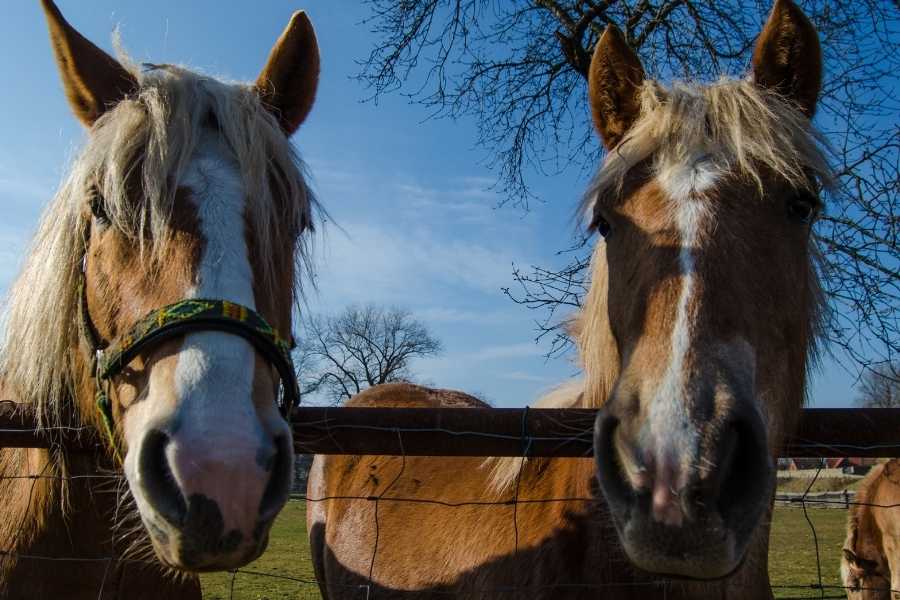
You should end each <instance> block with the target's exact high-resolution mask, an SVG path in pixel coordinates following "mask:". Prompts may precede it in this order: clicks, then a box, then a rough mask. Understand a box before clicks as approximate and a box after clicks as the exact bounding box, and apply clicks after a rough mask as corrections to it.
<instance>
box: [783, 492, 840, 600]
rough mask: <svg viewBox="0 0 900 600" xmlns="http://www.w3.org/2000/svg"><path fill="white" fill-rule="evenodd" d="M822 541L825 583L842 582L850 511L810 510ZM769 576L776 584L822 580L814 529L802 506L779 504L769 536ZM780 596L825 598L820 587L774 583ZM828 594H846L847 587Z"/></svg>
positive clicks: (820, 549) (808, 582)
mask: <svg viewBox="0 0 900 600" xmlns="http://www.w3.org/2000/svg"><path fill="white" fill-rule="evenodd" d="M807 514H808V515H809V518H810V520H811V521H812V524H813V526H814V527H815V530H816V536H817V538H818V541H819V557H820V565H821V569H822V584H823V585H826V586H828V585H841V576H840V561H841V548H842V547H843V545H844V532H845V530H846V523H847V511H846V510H839V509H824V508H818V509H817V508H810V509H808V510H807ZM769 578H770V579H771V581H772V586H779V585H785V586H791V585H809V584H811V583H816V582H818V571H817V569H816V547H815V545H814V544H813V535H812V529H811V528H810V526H809V523H807V521H806V519H805V518H804V516H803V509H802V508H793V507H790V508H786V507H779V508H778V509H776V510H775V516H774V518H773V519H772V535H771V537H770V540H769ZM773 591H774V592H775V597H776V598H821V597H822V596H821V595H820V593H819V591H818V590H812V589H806V590H803V589H790V588H778V587H773ZM825 596H826V597H832V596H834V597H841V598H843V597H845V595H844V592H843V590H826V591H825Z"/></svg>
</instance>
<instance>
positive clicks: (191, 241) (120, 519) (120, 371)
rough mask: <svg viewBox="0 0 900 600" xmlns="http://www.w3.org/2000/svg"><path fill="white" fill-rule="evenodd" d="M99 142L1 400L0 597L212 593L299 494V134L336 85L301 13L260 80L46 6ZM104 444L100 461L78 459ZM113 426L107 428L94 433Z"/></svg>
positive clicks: (43, 265) (22, 298) (26, 273)
mask: <svg viewBox="0 0 900 600" xmlns="http://www.w3.org/2000/svg"><path fill="white" fill-rule="evenodd" d="M42 6H43V10H44V13H45V16H46V19H47V24H48V28H49V33H50V43H51V46H52V48H53V53H54V55H55V58H56V62H57V66H58V68H59V73H60V76H61V79H62V85H63V89H64V91H65V95H66V97H67V98H68V101H69V104H70V105H71V108H72V110H73V112H74V114H75V116H76V117H77V119H78V120H79V121H80V122H81V123H82V124H83V125H84V126H85V127H86V128H87V129H88V139H87V141H86V144H85V147H84V148H83V149H82V150H81V152H80V154H79V155H78V157H77V158H76V159H75V160H74V162H73V164H72V166H71V169H70V171H69V173H68V175H67V176H66V177H65V179H64V181H63V183H62V184H61V186H60V188H59V190H58V192H57V193H56V195H55V197H54V199H53V200H52V202H51V203H50V205H49V207H48V208H47V209H46V211H45V214H44V215H43V217H42V221H41V223H40V225H39V228H38V231H37V233H36V236H35V238H34V241H33V243H32V245H31V248H30V251H29V254H28V256H27V258H26V260H25V261H24V265H23V267H22V270H21V273H20V274H19V276H18V278H17V280H16V281H15V282H14V284H13V286H12V288H11V290H10V292H9V298H8V301H7V308H6V312H5V316H4V319H5V320H4V323H5V340H4V342H3V344H2V350H0V398H2V399H3V400H6V401H10V402H15V403H16V404H15V406H16V407H17V409H19V410H21V411H22V412H27V413H28V414H30V415H34V416H35V418H36V419H37V422H38V427H39V429H40V430H41V431H42V432H43V433H44V434H45V435H46V436H47V437H48V438H49V439H50V448H49V449H47V448H45V449H39V448H5V449H3V450H2V452H0V550H2V555H0V597H4V598H113V597H120V594H121V595H122V596H127V597H128V598H161V597H163V598H199V597H200V587H199V583H198V579H197V577H196V575H195V574H196V573H199V572H202V571H210V570H223V569H234V568H237V567H239V566H241V565H244V564H246V563H248V562H249V561H251V560H253V559H255V558H256V557H257V556H259V555H260V554H261V553H262V552H263V550H264V549H265V547H266V545H267V543H268V534H269V529H270V527H271V525H272V522H273V519H274V518H275V516H276V515H277V514H278V513H279V511H280V510H281V508H282V507H283V506H284V504H285V502H286V501H287V499H288V495H289V491H290V485H291V480H292V470H293V469H292V464H293V444H292V437H291V429H290V427H289V424H288V422H287V420H286V418H285V415H287V414H288V412H289V409H290V406H291V405H292V404H294V403H296V402H297V401H298V392H297V385H296V378H295V375H294V372H293V366H292V364H291V358H290V350H291V340H292V335H291V332H292V313H293V309H294V306H295V305H296V303H297V302H298V301H299V298H300V297H301V293H302V292H301V289H300V286H299V284H298V283H295V282H296V280H297V277H298V276H301V275H302V274H303V271H305V268H306V267H307V266H308V264H309V263H308V260H309V236H308V235H304V234H305V233H306V232H307V231H308V230H310V228H311V227H312V225H313V224H314V220H315V218H316V215H317V214H318V212H319V208H318V204H317V202H316V200H315V198H314V196H313V195H312V193H311V191H310V189H309V188H308V187H307V184H306V183H305V181H306V180H305V176H304V172H305V167H304V166H303V163H302V162H301V161H300V159H299V157H298V155H297V154H296V152H295V151H294V150H293V148H292V146H291V143H290V141H289V137H290V136H291V135H292V134H293V133H294V132H295V131H296V130H297V129H298V128H299V127H300V125H301V124H302V123H303V122H304V120H305V119H306V117H307V115H308V113H309V111H310V109H311V108H312V104H313V100H314V97H315V93H316V87H317V84H318V75H319V54H318V45H317V42H316V36H315V32H314V30H313V27H312V24H311V22H310V21H309V19H308V17H307V16H306V15H305V14H304V13H303V12H297V13H295V14H294V15H293V16H292V18H291V20H290V22H289V24H288V25H287V27H286V28H285V30H284V32H283V33H282V35H281V36H280V38H279V39H278V40H277V42H276V43H275V45H274V46H273V47H272V49H271V53H270V54H269V56H268V60H267V62H266V63H265V66H264V67H263V69H262V71H261V72H260V74H259V77H258V79H257V80H256V81H255V83H252V84H238V83H226V82H222V81H219V80H217V79H214V78H212V77H209V76H206V75H201V74H197V73H194V72H191V71H189V70H187V69H186V68H182V67H179V66H175V65H168V64H165V65H158V64H147V65H144V66H143V67H140V66H137V65H135V64H132V62H131V61H130V59H128V57H127V56H124V54H123V55H122V56H120V58H119V59H115V58H113V57H111V56H110V55H108V54H107V53H105V52H104V51H103V50H101V49H100V48H98V47H97V46H95V45H94V44H93V43H92V42H90V41H89V40H87V39H86V38H85V37H83V36H82V35H81V34H80V33H79V32H78V31H77V30H76V29H75V28H74V27H72V26H71V25H70V24H69V23H68V22H67V21H66V19H65V18H64V17H63V15H62V14H61V12H60V11H59V9H58V8H57V6H56V5H55V4H54V3H53V2H52V0H42ZM73 431H75V432H81V433H80V434H81V435H82V437H83V436H88V439H89V440H90V439H95V438H96V439H97V440H98V442H102V443H100V446H101V448H102V450H101V451H99V452H97V453H77V452H74V451H69V450H67V448H66V447H65V446H63V445H61V441H62V440H61V436H62V434H63V433H64V432H69V433H71V432H73ZM92 432H96V433H92Z"/></svg>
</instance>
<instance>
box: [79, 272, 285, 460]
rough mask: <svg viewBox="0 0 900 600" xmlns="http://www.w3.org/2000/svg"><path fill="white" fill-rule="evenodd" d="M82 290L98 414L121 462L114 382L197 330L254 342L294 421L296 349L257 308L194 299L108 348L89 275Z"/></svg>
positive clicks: (158, 313)
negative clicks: (144, 356)
mask: <svg viewBox="0 0 900 600" xmlns="http://www.w3.org/2000/svg"><path fill="white" fill-rule="evenodd" d="M79 288H80V289H79V293H78V303H79V305H80V307H79V313H80V314H81V323H80V324H79V330H80V331H81V335H82V338H83V339H84V341H85V343H86V344H87V347H88V348H89V350H90V353H91V356H90V359H89V364H90V367H91V376H92V377H93V379H94V381H95V384H96V388H97V392H96V404H97V410H98V411H99V412H100V415H101V417H102V418H103V425H104V428H105V429H106V434H107V437H108V439H109V442H110V445H111V447H112V449H113V452H114V453H115V455H116V458H117V459H118V460H119V461H121V456H120V455H119V451H118V446H117V444H116V443H115V437H114V435H113V431H114V426H113V414H112V403H111V402H110V398H109V394H108V392H107V389H108V387H109V384H110V382H111V381H112V379H113V378H114V377H116V376H117V375H119V374H120V373H121V372H122V371H123V370H124V369H125V367H126V366H127V365H128V363H130V362H131V361H132V360H134V358H135V357H136V356H137V355H138V354H140V353H141V352H143V351H145V350H147V349H148V348H150V347H152V346H155V345H157V344H159V343H161V342H163V341H164V340H167V339H170V338H173V337H176V336H181V335H185V334H188V333H190V332H192V331H221V332H224V333H230V334H233V335H237V336H240V337H242V338H244V339H245V340H247V341H248V342H250V344H252V345H253V347H254V348H256V350H257V351H259V352H260V354H262V355H263V356H264V357H265V359H266V360H267V361H268V362H269V363H270V364H271V365H272V366H274V367H275V369H276V370H277V371H278V374H279V375H280V377H281V387H282V390H283V394H282V398H281V405H280V406H279V411H280V412H281V415H282V416H283V417H284V418H285V419H286V420H290V413H291V409H292V408H293V406H294V405H295V404H296V403H298V402H299V400H300V386H299V385H298V383H297V375H296V373H295V372H294V362H293V360H292V359H291V344H290V343H289V342H287V341H286V340H285V339H284V338H283V337H281V335H280V334H279V333H278V331H277V330H276V329H275V328H273V327H272V326H271V325H269V323H268V322H267V321H266V320H265V319H264V318H263V317H262V315H260V314H259V313H257V312H256V311H254V310H253V309H251V308H248V307H246V306H243V305H241V304H237V303H234V302H230V301H228V300H213V299H205V298H189V299H186V300H181V301H179V302H175V303H173V304H168V305H166V306H163V307H162V308H158V309H156V310H153V311H151V312H150V313H149V314H147V315H146V316H145V317H144V318H142V319H141V320H139V321H138V322H137V323H136V324H135V325H134V327H132V328H131V330H130V331H129V332H128V333H127V334H125V335H124V336H122V337H120V338H119V339H118V340H115V341H113V342H112V343H110V344H108V345H107V344H105V343H104V342H102V341H101V338H100V336H99V334H98V332H97V328H96V327H95V326H94V323H93V321H92V320H91V315H90V313H89V312H88V308H87V291H86V289H85V277H84V275H82V277H81V280H80V281H79Z"/></svg>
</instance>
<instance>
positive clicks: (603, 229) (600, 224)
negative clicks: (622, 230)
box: [590, 215, 611, 239]
mask: <svg viewBox="0 0 900 600" xmlns="http://www.w3.org/2000/svg"><path fill="white" fill-rule="evenodd" d="M590 228H591V229H592V230H593V231H596V232H597V233H598V234H599V235H600V236H601V237H602V238H604V239H605V238H607V237H609V234H610V230H611V228H610V226H609V221H607V220H606V219H604V218H603V217H601V216H600V215H595V216H594V220H593V221H592V222H591V227H590Z"/></svg>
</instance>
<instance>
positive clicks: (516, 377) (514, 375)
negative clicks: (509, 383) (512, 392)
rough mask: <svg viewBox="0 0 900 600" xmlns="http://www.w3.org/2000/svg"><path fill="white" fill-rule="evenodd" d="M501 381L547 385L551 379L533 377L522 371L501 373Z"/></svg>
mask: <svg viewBox="0 0 900 600" xmlns="http://www.w3.org/2000/svg"><path fill="white" fill-rule="evenodd" d="M500 377H502V378H503V379H512V380H513V381H529V382H534V383H549V382H550V381H551V379H550V378H549V377H546V376H543V375H534V374H532V373H526V372H524V371H512V372H510V373H501V374H500Z"/></svg>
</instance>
